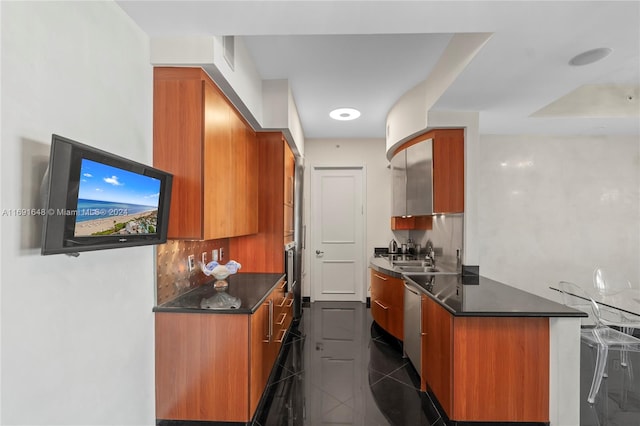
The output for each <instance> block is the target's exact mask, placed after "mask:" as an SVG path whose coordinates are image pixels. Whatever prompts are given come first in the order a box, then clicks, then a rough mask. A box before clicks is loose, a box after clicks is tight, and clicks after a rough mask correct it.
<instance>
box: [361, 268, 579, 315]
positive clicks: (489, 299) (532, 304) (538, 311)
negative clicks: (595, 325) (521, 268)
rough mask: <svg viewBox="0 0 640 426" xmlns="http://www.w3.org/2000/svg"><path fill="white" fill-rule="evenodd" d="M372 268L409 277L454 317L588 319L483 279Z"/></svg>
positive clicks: (510, 287) (529, 294)
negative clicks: (403, 272) (401, 272)
mask: <svg viewBox="0 0 640 426" xmlns="http://www.w3.org/2000/svg"><path fill="white" fill-rule="evenodd" d="M370 266H371V268H373V269H374V270H376V271H378V272H382V273H383V274H387V275H389V276H392V277H396V278H406V279H408V280H409V281H411V282H412V283H413V284H414V286H415V287H416V289H417V290H420V291H421V292H422V293H424V294H426V295H427V296H429V297H430V298H432V299H433V300H434V301H436V302H437V303H438V304H439V305H440V306H442V307H443V308H445V309H446V310H447V311H449V313H451V314H452V315H454V316H490V317H501V316H504V317H578V318H580V317H586V314H585V313H584V312H582V311H578V310H576V309H572V308H569V307H567V306H565V305H562V304H560V303H557V302H554V301H552V300H549V299H545V298H543V297H540V296H537V295H535V294H531V293H528V292H526V291H523V290H520V289H517V288H515V287H512V286H509V285H506V284H503V283H501V282H498V281H495V280H492V279H489V278H485V277H482V276H475V275H471V276H463V275H460V274H455V275H454V274H436V275H427V274H412V273H408V274H404V275H403V274H400V273H399V272H397V271H395V270H394V267H393V264H392V263H391V262H389V261H388V260H387V259H385V258H378V257H375V258H372V259H371V261H370Z"/></svg>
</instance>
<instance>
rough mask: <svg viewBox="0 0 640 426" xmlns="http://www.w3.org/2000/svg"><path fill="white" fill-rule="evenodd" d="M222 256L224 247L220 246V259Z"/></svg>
mask: <svg viewBox="0 0 640 426" xmlns="http://www.w3.org/2000/svg"><path fill="white" fill-rule="evenodd" d="M222 258H224V249H223V248H222V247H220V260H222Z"/></svg>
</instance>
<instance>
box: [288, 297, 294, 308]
mask: <svg viewBox="0 0 640 426" xmlns="http://www.w3.org/2000/svg"><path fill="white" fill-rule="evenodd" d="M291 305H293V299H289V300H287V308H290V307H291Z"/></svg>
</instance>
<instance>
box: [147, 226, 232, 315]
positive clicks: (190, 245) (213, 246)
mask: <svg viewBox="0 0 640 426" xmlns="http://www.w3.org/2000/svg"><path fill="white" fill-rule="evenodd" d="M220 247H222V248H223V250H224V257H223V258H222V263H226V262H227V261H228V260H230V259H231V257H230V256H231V254H230V253H229V240H228V239H221V240H209V241H183V240H169V241H167V243H166V244H162V245H158V246H156V273H157V276H156V299H157V304H158V305H160V304H162V303H166V302H168V301H170V300H173V299H175V298H176V297H178V296H180V295H181V294H183V293H185V292H187V291H189V290H191V289H193V288H195V287H198V286H200V285H202V284H204V283H206V282H209V281H211V279H212V278H211V277H207V276H206V275H205V274H203V273H202V271H201V270H200V266H199V265H198V262H199V261H201V259H202V252H206V253H207V262H210V261H211V260H212V257H211V251H212V250H219V249H220ZM190 254H193V255H194V258H195V261H196V267H195V268H194V269H193V270H192V271H189V267H188V265H187V257H188V256H189V255H190Z"/></svg>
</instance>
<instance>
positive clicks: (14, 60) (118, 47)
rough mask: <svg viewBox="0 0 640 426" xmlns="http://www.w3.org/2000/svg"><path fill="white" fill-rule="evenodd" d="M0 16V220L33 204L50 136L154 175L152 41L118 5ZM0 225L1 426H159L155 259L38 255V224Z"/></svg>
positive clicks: (26, 5)
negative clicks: (145, 166)
mask: <svg viewBox="0 0 640 426" xmlns="http://www.w3.org/2000/svg"><path fill="white" fill-rule="evenodd" d="M0 7H1V8H2V16H1V17H2V21H1V24H2V25H1V30H2V51H1V53H2V54H1V57H2V75H1V77H2V80H1V84H2V98H1V101H2V118H1V120H2V131H1V135H2V139H1V140H2V144H1V145H0V152H1V166H2V167H1V171H0V173H1V191H2V199H1V203H2V209H3V211H10V210H11V209H17V208H23V207H24V208H28V207H36V206H38V189H39V185H40V180H41V178H42V175H43V173H44V169H45V167H46V161H47V160H48V152H49V143H50V139H51V134H52V133H58V134H61V135H63V136H66V137H69V138H71V139H75V140H78V141H81V142H85V143H87V144H90V145H93V146H96V147H98V148H102V149H105V150H108V151H111V152H114V153H117V154H119V155H122V156H126V157H129V158H132V159H134V160H137V161H140V162H144V163H151V160H152V69H151V66H150V65H149V46H148V44H149V42H148V38H147V36H146V35H145V34H144V33H143V32H142V31H141V30H140V29H139V28H138V27H137V26H136V25H135V24H134V23H133V22H132V21H131V20H130V18H129V17H128V16H127V15H126V14H125V13H124V12H123V11H122V10H121V9H120V7H119V6H118V5H117V4H115V3H113V2H38V3H34V2H1V3H0ZM4 209H6V210H4ZM0 221H1V223H2V225H1V226H2V231H3V232H2V239H1V242H0V253H1V261H2V270H1V275H0V277H1V282H0V284H1V292H2V300H1V302H2V305H1V311H0V316H1V327H2V353H1V356H2V358H1V362H2V364H1V371H2V390H3V392H2V399H1V406H2V412H1V414H2V418H1V419H0V423H2V424H7V425H9V424H11V425H18V424H47V425H53V424H64V425H104V424H118V425H126V424H129V425H134V424H135V425H143V424H144V425H149V424H154V423H155V413H154V341H153V314H152V312H151V308H152V307H153V304H154V264H153V248H151V247H142V248H127V249H118V250H105V251H100V252H92V253H83V254H82V255H81V256H80V257H79V258H71V257H66V256H64V255H56V256H47V257H42V256H40V249H39V240H40V232H41V229H40V228H41V226H40V220H39V218H34V217H27V218H25V217H15V216H0Z"/></svg>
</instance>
